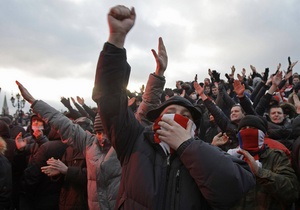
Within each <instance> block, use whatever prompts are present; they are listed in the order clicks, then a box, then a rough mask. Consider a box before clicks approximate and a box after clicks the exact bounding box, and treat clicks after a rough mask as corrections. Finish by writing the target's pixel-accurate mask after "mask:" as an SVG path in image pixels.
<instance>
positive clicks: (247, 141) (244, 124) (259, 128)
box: [238, 115, 268, 160]
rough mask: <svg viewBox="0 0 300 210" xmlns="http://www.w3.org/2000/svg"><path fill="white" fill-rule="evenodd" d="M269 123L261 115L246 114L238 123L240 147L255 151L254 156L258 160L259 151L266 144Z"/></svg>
mask: <svg viewBox="0 0 300 210" xmlns="http://www.w3.org/2000/svg"><path fill="white" fill-rule="evenodd" d="M267 128H268V123H267V121H266V119H264V118H263V117H261V116H255V115H246V116H245V117H244V118H243V119H241V121H240V122H239V124H238V140H239V146H240V148H242V149H244V150H247V151H248V152H250V154H251V152H253V154H254V155H253V154H252V156H254V158H255V159H256V160H257V159H258V154H255V153H256V152H258V151H259V150H260V149H261V148H262V147H263V145H264V137H265V134H266V132H267Z"/></svg>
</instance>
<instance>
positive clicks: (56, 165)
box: [47, 158, 68, 174]
mask: <svg viewBox="0 0 300 210" xmlns="http://www.w3.org/2000/svg"><path fill="white" fill-rule="evenodd" d="M47 164H48V165H49V166H51V168H52V169H55V170H58V171H59V172H60V173H62V174H67V171H68V167H67V166H66V165H65V164H64V163H63V162H61V161H60V160H59V159H58V160H56V159H54V158H50V159H49V160H47Z"/></svg>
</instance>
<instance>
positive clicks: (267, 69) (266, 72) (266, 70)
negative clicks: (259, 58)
mask: <svg viewBox="0 0 300 210" xmlns="http://www.w3.org/2000/svg"><path fill="white" fill-rule="evenodd" d="M268 78H269V68H265V73H264V76H263V78H262V80H263V81H265V82H266V81H267V80H268Z"/></svg>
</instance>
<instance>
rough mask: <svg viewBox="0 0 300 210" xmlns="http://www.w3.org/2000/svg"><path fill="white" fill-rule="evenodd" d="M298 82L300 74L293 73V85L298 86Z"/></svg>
mask: <svg viewBox="0 0 300 210" xmlns="http://www.w3.org/2000/svg"><path fill="white" fill-rule="evenodd" d="M297 84H299V75H298V74H294V75H293V85H294V86H296V85H297Z"/></svg>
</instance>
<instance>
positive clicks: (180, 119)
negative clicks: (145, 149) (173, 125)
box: [153, 114, 189, 144]
mask: <svg viewBox="0 0 300 210" xmlns="http://www.w3.org/2000/svg"><path fill="white" fill-rule="evenodd" d="M161 118H162V116H160V117H159V118H157V119H156V120H155V122H154V125H153V130H154V141H155V143H158V144H159V143H160V142H161V141H160V139H159V138H158V134H157V133H156V131H157V130H159V129H160V126H159V125H158V122H159V121H161ZM173 119H174V121H175V122H177V123H178V124H179V125H181V126H182V127H183V128H186V127H187V123H188V121H189V119H188V118H187V117H184V116H182V115H179V114H174V118H173Z"/></svg>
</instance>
